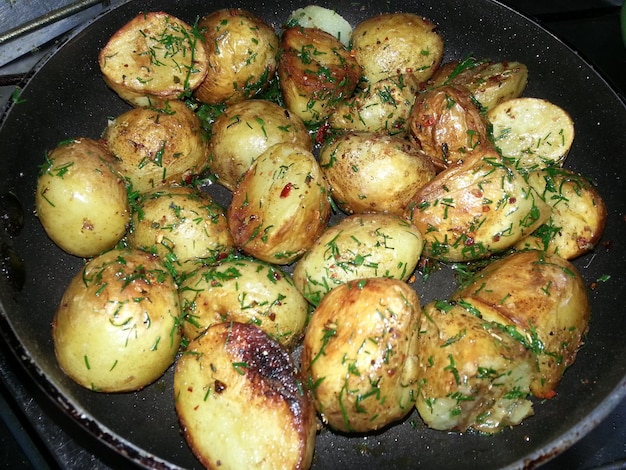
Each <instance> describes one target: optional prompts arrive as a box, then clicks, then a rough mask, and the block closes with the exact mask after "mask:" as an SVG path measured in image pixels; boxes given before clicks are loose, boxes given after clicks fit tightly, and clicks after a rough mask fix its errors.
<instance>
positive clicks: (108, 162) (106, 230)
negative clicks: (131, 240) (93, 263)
mask: <svg viewBox="0 0 626 470" xmlns="http://www.w3.org/2000/svg"><path fill="white" fill-rule="evenodd" d="M35 207H36V209H37V216H38V217H39V221H40V222H41V224H42V226H43V228H44V229H45V231H46V233H47V234H48V236H49V237H50V238H51V239H52V241H54V242H55V243H56V244H57V245H58V246H59V247H60V248H62V249H63V250H65V251H66V252H68V253H70V254H73V255H76V256H82V257H91V256H95V255H98V254H99V253H102V252H103V251H106V250H108V249H110V248H112V247H113V246H115V244H116V243H117V242H118V241H119V240H120V239H121V238H122V237H123V236H124V234H125V233H126V229H127V227H128V225H129V223H130V206H129V203H128V196H127V192H126V184H125V181H124V179H123V178H122V176H121V174H120V173H119V171H118V168H117V162H116V161H115V157H113V155H112V154H111V153H110V152H109V151H108V149H107V148H106V146H104V145H103V144H102V143H101V142H97V141H94V140H92V139H88V138H79V139H74V140H71V141H69V142H66V143H63V144H60V145H58V146H57V147H56V148H54V149H53V150H52V151H50V152H49V153H48V155H47V156H46V162H45V165H44V166H42V168H41V171H40V174H39V176H38V178H37V192H36V193H35Z"/></svg>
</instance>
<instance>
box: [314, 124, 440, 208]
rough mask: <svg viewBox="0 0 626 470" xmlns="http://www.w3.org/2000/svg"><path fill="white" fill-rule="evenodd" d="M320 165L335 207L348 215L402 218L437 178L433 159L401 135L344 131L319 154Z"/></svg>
mask: <svg viewBox="0 0 626 470" xmlns="http://www.w3.org/2000/svg"><path fill="white" fill-rule="evenodd" d="M319 162H320V166H321V167H322V171H323V172H324V176H325V177H326V180H327V181H328V184H329V185H330V193H331V196H332V197H333V200H334V201H335V202H336V203H337V205H338V206H339V207H340V208H341V209H342V210H343V211H344V212H346V213H348V214H354V213H357V214H361V213H365V212H385V213H389V214H396V215H402V214H403V213H404V211H405V209H406V207H407V205H408V204H409V202H410V201H411V199H412V198H413V196H414V195H415V194H416V193H417V192H418V191H419V189H420V188H422V187H423V186H424V185H426V183H428V182H429V181H431V180H432V179H433V178H434V177H435V167H434V166H433V164H432V162H431V160H430V159H429V158H428V157H427V156H426V155H424V154H423V153H422V152H421V151H420V150H419V149H418V148H416V147H414V146H412V145H411V144H410V143H409V142H407V141H406V140H405V139H403V138H402V137H399V136H390V135H388V134H385V133H373V132H347V133H344V134H340V135H338V136H337V137H335V138H334V139H332V140H330V141H329V142H327V143H326V144H325V145H324V147H322V149H321V150H320V155H319Z"/></svg>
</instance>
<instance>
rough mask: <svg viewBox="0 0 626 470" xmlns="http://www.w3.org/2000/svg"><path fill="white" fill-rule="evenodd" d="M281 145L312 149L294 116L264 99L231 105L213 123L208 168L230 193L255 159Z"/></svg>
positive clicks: (302, 123) (310, 141) (304, 127)
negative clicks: (287, 144)
mask: <svg viewBox="0 0 626 470" xmlns="http://www.w3.org/2000/svg"><path fill="white" fill-rule="evenodd" d="M280 143H290V144H293V145H294V146H298V147H302V148H303V149H305V150H308V151H311V150H312V149H313V141H312V140H311V137H310V136H309V132H308V130H307V128H306V126H305V125H304V122H302V119H300V118H299V117H298V116H297V115H296V114H294V113H291V112H289V111H288V110H287V109H285V108H283V107H281V106H279V105H277V104H276V103H273V102H271V101H267V100H254V99H253V100H246V101H242V102H240V103H236V104H233V105H231V106H228V107H227V108H226V109H225V110H224V112H223V113H222V114H220V115H219V116H218V117H217V119H216V120H215V122H214V123H213V127H212V129H211V138H210V140H209V150H208V154H209V157H208V159H209V161H208V164H209V168H210V170H211V171H212V172H213V174H214V175H215V176H216V177H217V182H218V183H219V184H221V185H222V186H224V187H226V188H227V189H230V190H231V191H232V190H233V189H235V186H236V185H237V182H238V181H239V179H240V178H241V177H242V176H243V174H244V173H245V172H246V170H247V169H248V168H250V165H251V164H252V162H253V161H254V159H255V158H257V157H258V156H259V155H261V154H262V153H263V152H264V151H265V150H267V149H268V148H270V147H271V146H272V145H275V144H280Z"/></svg>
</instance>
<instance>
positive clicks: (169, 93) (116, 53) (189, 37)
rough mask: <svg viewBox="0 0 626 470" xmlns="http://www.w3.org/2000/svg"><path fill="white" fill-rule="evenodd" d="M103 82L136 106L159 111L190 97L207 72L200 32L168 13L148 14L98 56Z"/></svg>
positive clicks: (122, 30) (121, 31)
mask: <svg viewBox="0 0 626 470" xmlns="http://www.w3.org/2000/svg"><path fill="white" fill-rule="evenodd" d="M98 62H99V65H100V70H101V71H102V75H103V77H104V81H105V82H106V83H107V84H108V85H109V87H111V89H112V90H113V91H115V92H116V93H117V94H118V95H119V96H120V97H122V98H123V99H124V100H126V101H128V102H129V103H131V104H132V105H135V106H156V105H159V103H161V102H164V101H169V100H175V99H178V98H180V97H181V96H183V95H186V94H190V93H191V91H193V90H194V89H195V88H196V87H198V85H199V84H200V83H201V82H202V80H204V77H205V76H206V74H207V71H208V65H207V52H206V49H205V47H204V43H203V42H202V39H201V38H200V34H199V32H198V31H197V30H195V29H194V28H192V27H191V26H190V25H188V24H187V23H185V22H184V21H182V20H180V19H178V18H176V17H174V16H172V15H169V14H167V13H165V12H144V13H140V14H139V15H137V16H136V17H135V18H133V19H132V20H131V21H129V22H128V23H127V24H125V25H124V26H122V28H120V29H119V30H118V31H117V32H116V33H115V34H114V35H113V36H112V37H111V38H110V39H109V41H108V42H107V44H106V45H105V46H104V48H103V49H102V50H101V51H100V56H99V58H98Z"/></svg>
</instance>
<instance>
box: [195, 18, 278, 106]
mask: <svg viewBox="0 0 626 470" xmlns="http://www.w3.org/2000/svg"><path fill="white" fill-rule="evenodd" d="M197 29H198V30H199V32H200V34H201V35H202V38H203V41H204V44H205V47H206V50H207V54H206V63H205V64H203V65H204V66H205V67H206V68H207V69H208V72H207V74H206V77H205V78H204V80H203V81H202V82H201V83H200V85H199V86H198V87H197V88H196V89H195V91H194V96H195V97H196V98H197V99H198V100H200V101H202V102H203V103H208V104H222V103H227V104H232V103H237V102H239V101H243V100H245V99H248V98H252V97H253V96H255V95H257V94H258V93H260V92H262V91H263V90H265V89H266V88H267V87H268V86H269V83H270V80H271V79H272V78H273V76H274V73H275V72H276V67H277V59H276V57H277V55H278V36H277V35H276V33H275V32H274V30H273V29H272V28H271V27H270V26H269V25H268V24H267V23H266V22H265V20H263V19H262V18H260V17H259V16H257V15H255V14H253V13H251V12H249V11H247V10H243V9H241V8H223V9H219V10H216V11H214V12H212V13H210V14H208V15H206V16H204V17H203V18H201V19H200V21H198V25H197Z"/></svg>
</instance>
